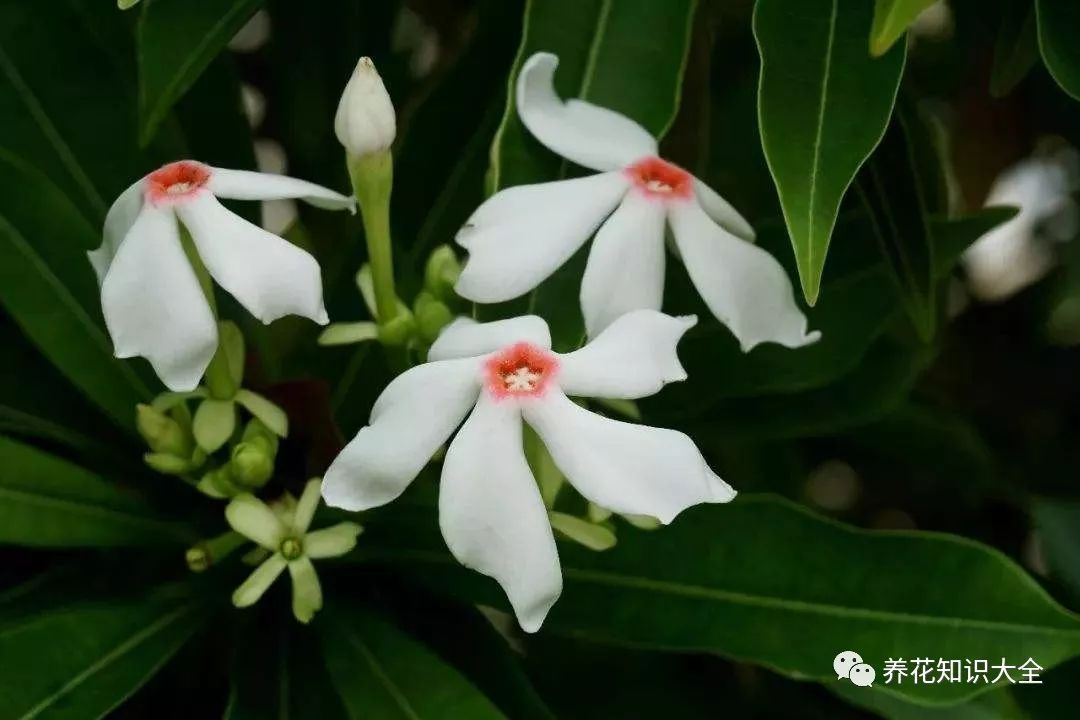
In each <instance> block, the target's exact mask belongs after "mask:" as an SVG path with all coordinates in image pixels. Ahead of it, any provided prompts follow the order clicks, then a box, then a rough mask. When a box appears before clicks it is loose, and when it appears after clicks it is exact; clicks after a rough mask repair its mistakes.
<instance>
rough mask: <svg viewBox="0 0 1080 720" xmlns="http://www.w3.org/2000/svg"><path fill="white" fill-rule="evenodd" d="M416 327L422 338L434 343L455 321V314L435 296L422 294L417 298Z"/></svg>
mask: <svg viewBox="0 0 1080 720" xmlns="http://www.w3.org/2000/svg"><path fill="white" fill-rule="evenodd" d="M414 307H415V310H416V327H417V329H418V330H419V331H420V337H422V338H423V339H424V340H425V341H427V342H429V343H430V342H434V341H435V338H437V337H439V333H440V332H441V331H442V329H443V328H444V327H446V326H447V325H449V324H450V322H451V321H452V320H453V319H454V313H452V312H451V311H450V308H448V307H446V305H445V304H443V303H442V302H441V301H439V300H437V299H436V298H435V296H434V295H432V294H431V293H428V292H422V293H420V295H419V296H418V297H417V298H416V305H415V306H414Z"/></svg>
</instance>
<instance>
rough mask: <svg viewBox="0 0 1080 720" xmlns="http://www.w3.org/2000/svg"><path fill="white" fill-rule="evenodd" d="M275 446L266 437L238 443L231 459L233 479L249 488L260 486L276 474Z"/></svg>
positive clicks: (230, 465) (230, 468)
mask: <svg viewBox="0 0 1080 720" xmlns="http://www.w3.org/2000/svg"><path fill="white" fill-rule="evenodd" d="M274 455H275V452H274V448H273V447H272V446H271V445H270V442H269V441H268V440H267V439H266V438H265V437H253V438H251V439H250V440H246V441H244V442H240V443H237V444H236V446H235V447H234V448H233V450H232V458H231V459H230V460H229V472H230V473H231V474H232V479H233V480H235V481H236V482H237V483H238V484H240V485H243V486H244V487H247V488H260V487H262V486H263V485H265V484H266V483H267V481H269V480H270V478H271V477H273V475H274Z"/></svg>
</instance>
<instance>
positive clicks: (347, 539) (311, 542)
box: [304, 521, 363, 560]
mask: <svg viewBox="0 0 1080 720" xmlns="http://www.w3.org/2000/svg"><path fill="white" fill-rule="evenodd" d="M362 531H363V528H362V527H360V526H359V525H357V524H356V523H354V522H348V521H346V522H340V523H338V524H337V525H331V526H330V527H328V528H322V529H321V530H315V531H313V532H309V533H308V534H307V535H305V536H304V554H305V555H307V556H308V557H309V558H311V559H313V560H319V559H320V558H331V557H338V556H340V555H344V554H345V553H347V552H349V551H350V550H352V549H353V548H354V547H356V538H357V537H359V536H360V533H361V532H362Z"/></svg>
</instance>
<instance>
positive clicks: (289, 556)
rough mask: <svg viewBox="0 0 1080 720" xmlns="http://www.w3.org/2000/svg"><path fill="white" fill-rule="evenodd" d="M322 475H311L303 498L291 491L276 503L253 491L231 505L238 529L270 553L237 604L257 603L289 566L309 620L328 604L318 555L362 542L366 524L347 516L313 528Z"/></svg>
mask: <svg viewBox="0 0 1080 720" xmlns="http://www.w3.org/2000/svg"><path fill="white" fill-rule="evenodd" d="M319 485H320V483H319V481H318V480H309V481H308V483H307V485H305V486H304V492H303V493H301V495H300V500H295V499H294V498H293V497H292V496H291V495H289V494H287V493H286V494H285V495H284V496H283V497H282V498H281V499H279V500H278V501H277V502H276V503H275V504H274V506H273V507H271V506H269V505H267V504H266V503H264V502H263V501H262V500H259V499H258V498H256V497H255V496H254V495H249V494H247V493H245V494H243V495H237V496H236V497H235V498H233V499H232V501H230V502H229V504H228V506H227V507H226V508H225V517H226V519H227V520H228V521H229V525H230V526H232V529H233V530H235V531H236V532H238V533H240V534H241V535H243V536H244V537H246V538H247V539H248V540H251V541H252V542H253V543H255V544H256V545H258V546H259V547H261V548H263V549H264V550H265V551H267V552H269V553H270V556H269V557H268V558H267V559H266V560H264V561H263V562H262V563H261V564H260V565H259V567H257V568H255V571H254V572H253V573H251V576H250V577H249V578H248V579H247V580H245V581H244V583H243V584H242V585H241V586H240V587H238V588H237V589H236V592H235V593H233V598H232V599H233V604H234V605H235V606H236V607H248V606H250V605H254V604H255V603H257V602H258V601H259V598H261V597H262V596H263V593H265V592H266V590H267V589H268V588H269V587H270V586H271V585H272V584H273V583H274V580H276V579H277V577H278V575H280V574H281V573H282V572H283V571H284V570H285V568H288V569H289V575H290V576H291V577H292V607H293V615H295V616H296V619H297V620H299V621H300V622H303V623H306V622H309V621H310V620H311V618H312V617H313V616H314V615H315V613H316V612H318V611H319V610H320V609H321V608H322V587H321V586H320V585H319V576H318V575H316V574H315V566H314V565H313V564H312V563H311V561H312V560H319V559H322V558H331V557H337V556H339V555H344V554H345V553H347V552H349V551H350V550H352V549H353V548H354V547H356V538H357V536H358V535H359V534H360V530H361V528H360V526H359V525H357V524H356V523H354V522H341V523H338V524H337V525H332V526H330V527H328V528H323V529H322V530H315V531H312V532H308V527H309V526H310V525H311V521H312V519H313V518H314V517H315V511H316V510H317V509H318V507H319Z"/></svg>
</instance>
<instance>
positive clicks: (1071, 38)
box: [1035, 0, 1080, 100]
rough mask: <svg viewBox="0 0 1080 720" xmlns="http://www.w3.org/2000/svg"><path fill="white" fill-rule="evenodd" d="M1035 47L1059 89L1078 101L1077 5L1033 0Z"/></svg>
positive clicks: (1079, 48)
mask: <svg viewBox="0 0 1080 720" xmlns="http://www.w3.org/2000/svg"><path fill="white" fill-rule="evenodd" d="M1035 17H1036V24H1037V26H1038V28H1037V29H1038V35H1039V50H1040V51H1041V52H1042V59H1043V62H1044V63H1046V69H1047V70H1049V71H1050V74H1051V75H1052V76H1053V77H1054V79H1055V80H1057V84H1058V85H1060V86H1061V89H1062V90H1064V91H1065V92H1067V93H1069V95H1072V96H1073V97H1074V98H1076V99H1078V100H1080V45H1077V43H1076V37H1077V35H1078V34H1080V4H1077V3H1074V2H1060V0H1035Z"/></svg>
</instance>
